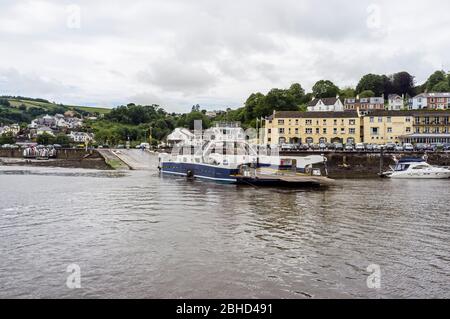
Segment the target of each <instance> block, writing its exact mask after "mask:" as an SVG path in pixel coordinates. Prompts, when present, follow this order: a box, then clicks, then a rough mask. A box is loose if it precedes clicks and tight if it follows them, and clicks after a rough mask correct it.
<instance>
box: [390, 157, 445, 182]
mask: <svg viewBox="0 0 450 319" xmlns="http://www.w3.org/2000/svg"><path fill="white" fill-rule="evenodd" d="M381 176H382V177H388V178H410V179H415V178H419V179H445V178H450V169H448V168H444V167H438V166H433V165H430V164H428V163H427V161H426V159H423V158H404V159H400V160H396V165H395V167H391V170H390V171H387V172H384V173H383V174H382V175H381Z"/></svg>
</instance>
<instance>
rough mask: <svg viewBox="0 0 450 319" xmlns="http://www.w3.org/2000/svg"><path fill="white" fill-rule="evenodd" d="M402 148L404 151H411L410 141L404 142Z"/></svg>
mask: <svg viewBox="0 0 450 319" xmlns="http://www.w3.org/2000/svg"><path fill="white" fill-rule="evenodd" d="M403 149H404V150H405V151H406V152H413V151H414V146H413V145H412V144H411V143H405V144H403Z"/></svg>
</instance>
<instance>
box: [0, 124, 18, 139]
mask: <svg viewBox="0 0 450 319" xmlns="http://www.w3.org/2000/svg"><path fill="white" fill-rule="evenodd" d="M19 132H20V126H19V124H11V125H5V126H0V135H2V134H12V135H13V136H16V135H17V134H19Z"/></svg>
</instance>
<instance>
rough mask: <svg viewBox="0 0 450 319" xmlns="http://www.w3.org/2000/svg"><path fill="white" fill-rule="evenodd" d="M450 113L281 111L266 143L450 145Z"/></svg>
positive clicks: (268, 120) (268, 122) (268, 129)
mask: <svg viewBox="0 0 450 319" xmlns="http://www.w3.org/2000/svg"><path fill="white" fill-rule="evenodd" d="M449 118H450V110H406V111H387V110H381V109H378V110H377V109H374V110H370V111H368V112H367V111H366V112H360V111H359V109H358V110H347V111H339V112H333V111H330V112H297V111H292V112H291V111H279V112H276V111H274V113H273V114H272V115H271V116H270V117H268V118H266V120H265V125H264V128H265V129H264V131H265V134H264V142H265V143H266V144H284V143H288V144H309V143H314V144H318V143H337V142H338V143H344V144H355V143H371V144H386V143H402V142H409V143H450V121H449Z"/></svg>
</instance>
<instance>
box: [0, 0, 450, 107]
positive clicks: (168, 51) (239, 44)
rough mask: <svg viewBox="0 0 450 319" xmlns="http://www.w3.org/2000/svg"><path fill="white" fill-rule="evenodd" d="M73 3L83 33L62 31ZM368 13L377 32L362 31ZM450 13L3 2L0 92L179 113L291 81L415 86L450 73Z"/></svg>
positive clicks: (346, 5) (324, 5) (203, 3)
mask: <svg viewBox="0 0 450 319" xmlns="http://www.w3.org/2000/svg"><path fill="white" fill-rule="evenodd" d="M31 3H34V5H36V4H37V6H38V7H37V8H38V10H34V11H33V8H34V7H32V6H31V7H29V6H30V4H31ZM72 3H75V4H78V5H79V6H80V8H81V10H82V11H81V28H80V29H70V28H67V26H66V19H67V13H66V10H65V8H66V6H67V5H69V4H72ZM372 4H375V5H376V6H377V7H376V8H378V13H379V19H380V20H379V22H380V24H379V26H377V25H376V23H375V25H372V26H368V24H367V23H368V19H369V18H370V15H371V14H373V12H371V11H370V10H369V9H370V6H371V5H372ZM39 6H40V7H39ZM429 8H433V9H432V11H430V10H429ZM44 9H45V10H44ZM47 9H48V10H47ZM449 9H450V3H449V2H448V1H440V0H429V1H427V2H421V1H418V0H416V1H406V0H399V1H389V0H343V1H332V0H330V1H313V0H280V1H271V0H246V1H219V0H171V1H165V0H152V1H144V0H136V1H132V2H129V1H124V0H99V1H95V2H94V1H88V0H77V1H69V0H64V1H49V0H40V1H21V2H19V1H11V0H5V1H1V3H0V46H1V47H2V50H0V69H1V70H2V71H0V72H1V75H0V90H2V92H4V91H6V90H7V91H9V93H11V94H22V95H35V96H43V97H45V96H50V95H54V98H55V99H57V100H61V99H67V100H70V101H73V102H77V101H80V100H81V101H93V103H98V104H100V103H101V104H108V105H114V103H116V102H117V101H125V100H126V99H127V98H130V99H132V100H133V99H136V100H135V101H136V102H137V103H138V102H139V103H140V101H142V103H154V102H155V101H154V100H158V99H159V100H160V101H161V104H162V105H167V106H168V108H169V109H171V110H175V109H176V110H181V109H184V110H185V111H188V110H189V108H190V107H191V105H192V104H195V103H200V104H202V105H203V104H204V105H207V106H210V107H211V108H214V107H216V106H230V105H231V106H232V105H239V104H240V103H242V102H243V101H244V100H245V98H246V97H247V96H248V95H249V94H250V93H251V92H254V91H262V92H265V91H268V90H269V89H270V88H272V87H285V86H288V85H289V84H290V83H292V82H299V83H301V84H302V86H303V87H304V88H306V89H310V88H311V86H312V84H314V82H315V81H317V80H319V79H322V78H328V79H330V80H333V81H334V82H336V84H339V85H341V86H343V85H356V82H357V81H358V79H359V77H360V76H361V75H363V74H365V73H368V72H376V73H393V72H396V71H400V70H407V71H409V72H411V73H412V74H414V75H416V76H417V79H418V81H419V82H420V81H422V80H424V79H425V78H426V76H427V75H428V74H429V73H431V72H432V71H434V69H435V68H441V67H444V68H445V67H446V68H449V66H450V56H449V55H448V50H449V49H450V47H449V44H447V43H448V41H446V35H447V34H448V33H449V27H448V24H445V23H444V21H447V20H448V12H449ZM24 13H27V14H24ZM30 13H31V14H30ZM15 26H17V28H15ZM3 48H6V49H3ZM11 70H12V71H11ZM70 83H75V84H76V87H73V86H71V85H70ZM142 92H144V93H142ZM239 101H241V102H239ZM125 102H126V101H125Z"/></svg>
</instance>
